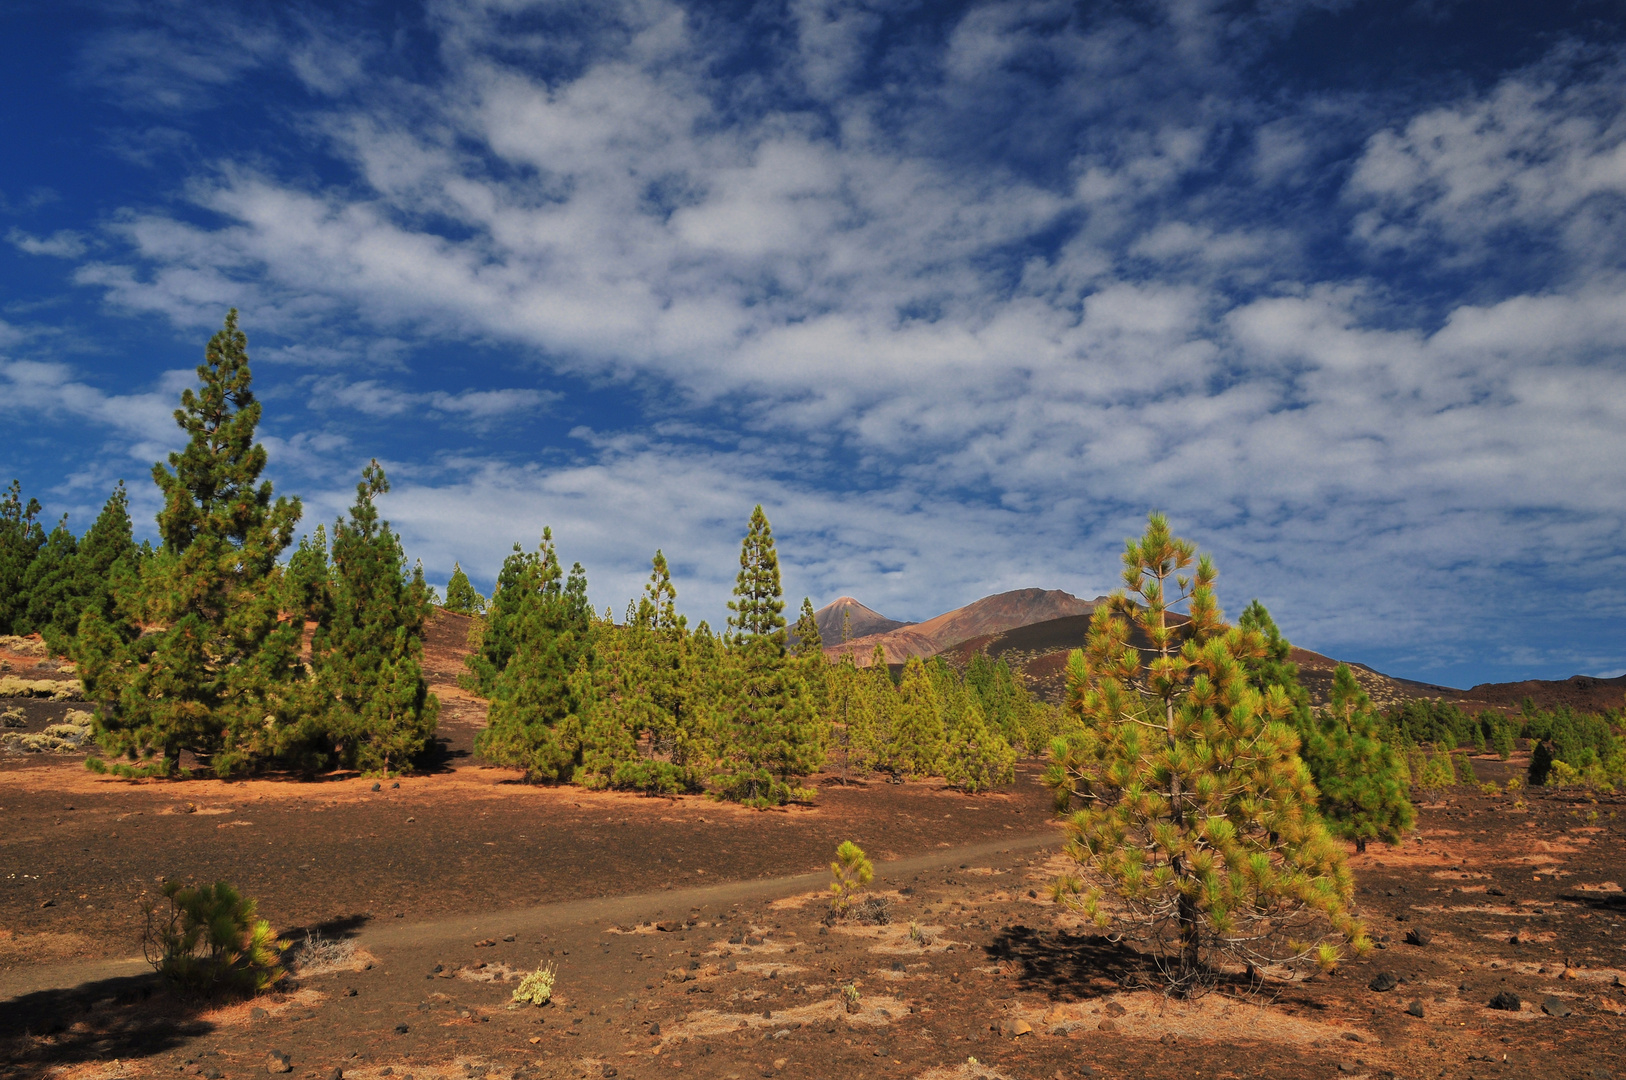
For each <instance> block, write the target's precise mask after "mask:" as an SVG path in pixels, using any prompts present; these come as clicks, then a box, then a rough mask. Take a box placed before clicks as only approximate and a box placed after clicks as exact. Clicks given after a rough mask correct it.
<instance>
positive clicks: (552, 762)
mask: <svg viewBox="0 0 1626 1080" xmlns="http://www.w3.org/2000/svg"><path fill="white" fill-rule="evenodd" d="M497 581H498V589H497V592H496V595H495V596H493V597H492V600H491V605H490V608H489V610H488V613H487V620H486V627H485V633H484V635H483V638H482V640H481V645H480V650H479V651H478V652H476V653H472V654H470V656H469V657H468V659H467V660H466V661H465V663H466V664H467V665H468V667H469V668H470V673H471V675H472V676H473V678H472V680H471V682H472V684H473V685H474V686H475V687H476V688H478V689H479V690H480V691H481V692H482V693H484V694H485V695H486V696H488V697H490V698H491V711H490V714H489V721H488V723H487V726H486V729H485V730H484V731H482V732H481V733H480V736H479V738H478V739H477V740H476V741H475V750H476V752H477V753H479V754H480V755H481V756H483V757H484V758H485V759H486V760H487V761H490V762H491V763H492V764H494V765H509V766H513V767H515V768H519V769H523V770H524V771H525V777H526V779H528V780H533V781H534V780H570V779H571V778H572V777H573V776H574V775H575V771H576V767H577V766H579V765H581V764H582V743H581V730H582V721H581V715H580V710H581V705H582V702H581V689H582V683H581V679H580V678H579V677H578V667H580V665H581V661H582V660H583V658H584V657H585V658H586V659H587V660H588V671H589V672H590V671H591V649H592V644H593V642H592V626H593V611H592V608H591V607H590V606H589V605H588V603H587V577H586V575H585V574H584V573H583V572H582V568H581V564H580V563H577V564H575V565H574V566H572V567H571V571H570V576H569V578H568V579H566V578H565V575H564V572H563V571H562V570H561V569H560V566H559V556H558V552H557V551H556V550H555V548H554V543H553V532H552V530H549V529H544V530H543V532H542V542H541V544H540V545H539V546H538V548H537V550H536V551H534V552H526V551H523V550H521V549H520V547H519V545H518V544H516V545H514V553H513V554H512V555H510V556H508V558H507V559H505V560H504V561H503V568H502V572H501V574H500V575H499V576H498V579H497Z"/></svg>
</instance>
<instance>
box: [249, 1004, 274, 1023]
mask: <svg viewBox="0 0 1626 1080" xmlns="http://www.w3.org/2000/svg"><path fill="white" fill-rule="evenodd" d="M270 1015H271V1014H270V1013H268V1012H266V1011H265V1010H264V1009H262V1008H260V1007H259V1006H258V1005H256V1006H254V1007H253V1008H252V1009H250V1010H249V1011H248V1016H249V1019H250V1020H264V1019H265V1018H266V1017H268V1016H270Z"/></svg>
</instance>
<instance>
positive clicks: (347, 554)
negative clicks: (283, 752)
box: [307, 459, 440, 773]
mask: <svg viewBox="0 0 1626 1080" xmlns="http://www.w3.org/2000/svg"><path fill="white" fill-rule="evenodd" d="M389 489H390V484H389V480H388V478H387V477H385V475H384V470H383V469H382V468H381V467H380V466H379V464H378V461H377V460H376V459H375V460H374V461H372V462H371V463H370V464H368V466H367V467H366V468H365V469H364V470H363V471H362V474H361V482H360V483H359V484H357V485H356V501H355V504H354V505H352V506H351V508H350V516H349V520H347V521H346V520H340V521H337V522H335V523H334V525H333V567H332V600H331V607H330V611H329V612H328V615H327V618H326V619H325V620H323V621H322V622H321V623H320V624H319V625H318V626H317V629H316V634H315V636H314V637H313V638H312V641H311V662H312V667H313V668H314V669H315V672H316V688H317V693H318V695H319V700H320V704H321V707H322V708H323V710H324V712H325V714H326V715H325V727H326V737H327V739H328V740H330V741H331V745H332V747H333V753H334V756H335V757H336V758H337V760H338V761H339V762H341V763H343V764H345V765H353V766H356V767H358V768H361V769H363V770H364V771H368V772H385V773H388V772H391V771H399V770H401V769H403V768H406V767H409V766H410V765H412V764H413V763H414V762H416V761H418V760H420V759H421V758H422V757H423V755H424V753H425V752H426V751H427V750H428V749H429V747H430V745H431V743H432V740H433V739H434V734H435V724H436V720H437V718H438V717H439V715H440V699H439V698H437V697H436V696H435V695H434V694H431V693H430V692H429V684H428V682H427V680H425V679H424V677H423V665H422V657H423V626H424V622H425V621H426V620H427V619H428V617H429V588H428V585H427V584H426V583H425V582H424V579H423V568H422V567H418V568H417V569H416V570H414V571H413V572H412V573H410V574H409V573H408V572H407V569H406V556H405V554H404V553H403V552H402V550H401V540H400V537H398V536H397V535H396V534H395V533H394V532H393V531H392V530H391V529H390V523H389V522H388V521H381V520H380V519H379V516H378V507H377V505H376V502H375V500H376V499H377V497H378V496H380V495H382V494H384V493H386V492H388V491H389ZM307 767H309V766H307Z"/></svg>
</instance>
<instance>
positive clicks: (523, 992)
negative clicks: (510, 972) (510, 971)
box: [514, 964, 554, 1007]
mask: <svg viewBox="0 0 1626 1080" xmlns="http://www.w3.org/2000/svg"><path fill="white" fill-rule="evenodd" d="M553 976H554V970H553V965H552V964H548V965H547V966H545V967H539V968H537V969H536V970H535V971H533V972H531V973H530V974H529V975H527V976H525V978H523V979H521V980H520V983H519V989H517V990H515V991H514V1000H515V1001H516V1002H519V1003H521V1004H526V1003H528V1004H531V1005H536V1006H538V1007H540V1006H543V1005H546V1004H547V1003H548V1002H549V1000H551V999H552V997H553Z"/></svg>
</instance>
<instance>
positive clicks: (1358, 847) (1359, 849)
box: [1355, 836, 1366, 855]
mask: <svg viewBox="0 0 1626 1080" xmlns="http://www.w3.org/2000/svg"><path fill="white" fill-rule="evenodd" d="M1355 854H1357V855H1365V854H1366V837H1364V836H1357V837H1356V838H1355Z"/></svg>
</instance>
